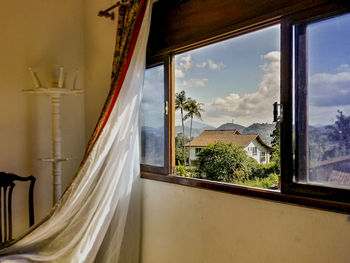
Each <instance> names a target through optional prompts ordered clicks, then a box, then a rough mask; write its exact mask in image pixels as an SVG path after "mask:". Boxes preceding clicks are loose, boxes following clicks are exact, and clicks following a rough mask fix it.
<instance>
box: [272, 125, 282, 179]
mask: <svg viewBox="0 0 350 263" xmlns="http://www.w3.org/2000/svg"><path fill="white" fill-rule="evenodd" d="M271 137H272V141H271V145H272V150H271V163H272V165H273V166H275V172H276V173H278V174H280V165H281V124H280V121H279V120H278V121H277V123H276V127H275V129H274V130H273V132H272V134H271Z"/></svg>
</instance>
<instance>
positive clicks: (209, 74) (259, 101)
mask: <svg viewBox="0 0 350 263" xmlns="http://www.w3.org/2000/svg"><path fill="white" fill-rule="evenodd" d="M279 39H280V25H279V24H278V25H274V26H271V27H267V28H264V29H260V30H257V31H254V32H250V33H247V34H243V35H241V36H237V37H234V38H231V39H227V40H224V41H220V42H217V43H214V44H211V45H207V46H205V47H201V48H197V49H193V50H190V51H188V52H183V53H178V54H175V55H174V60H175V141H176V143H177V144H176V151H175V159H176V162H175V163H176V168H177V169H176V171H178V172H177V173H176V174H177V175H181V176H182V175H184V173H183V167H184V166H185V167H187V168H188V170H187V173H186V174H185V176H187V177H190V178H197V179H205V180H212V181H217V182H225V183H231V184H240V185H247V186H254V187H260V188H269V187H273V186H275V185H277V184H278V173H279V171H280V163H279V158H274V159H273V160H272V162H271V163H270V164H268V165H267V164H266V158H265V157H260V156H259V154H258V152H259V151H258V147H260V148H265V147H266V148H267V149H268V150H270V151H271V152H272V151H276V150H277V149H275V148H274V147H273V145H272V144H273V143H272V142H273V141H276V142H279V136H273V135H274V134H276V135H277V133H274V131H275V130H276V123H274V122H273V104H274V103H279V97H280V94H279V93H280V83H279V75H280V72H279V70H280V43H279ZM257 43H259V44H257ZM198 147H200V148H201V152H200V153H199V148H198ZM276 147H278V145H277V144H276ZM194 152H195V154H194ZM259 164H260V166H259ZM265 164H266V165H265Z"/></svg>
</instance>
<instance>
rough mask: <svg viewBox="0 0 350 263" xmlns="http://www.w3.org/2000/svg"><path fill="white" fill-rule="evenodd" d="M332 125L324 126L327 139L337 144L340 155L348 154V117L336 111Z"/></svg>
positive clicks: (349, 122)
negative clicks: (335, 118)
mask: <svg viewBox="0 0 350 263" xmlns="http://www.w3.org/2000/svg"><path fill="white" fill-rule="evenodd" d="M338 113H339V114H338V115H337V116H336V117H337V120H336V122H335V123H334V125H328V126H326V129H327V130H328V131H329V132H328V139H329V140H331V141H333V142H336V143H337V144H338V149H339V152H340V154H350V116H348V117H346V116H345V115H344V114H343V112H342V111H340V110H338Z"/></svg>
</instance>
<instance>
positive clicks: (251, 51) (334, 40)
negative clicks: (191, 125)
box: [142, 15, 350, 127]
mask: <svg viewBox="0 0 350 263" xmlns="http://www.w3.org/2000/svg"><path fill="white" fill-rule="evenodd" d="M307 34H308V50H307V52H308V88H309V97H308V102H309V124H310V125H315V126H320V125H328V124H332V123H334V121H335V120H336V115H337V110H338V109H339V110H342V111H343V112H344V114H345V115H350V15H344V16H339V17H337V18H331V19H327V20H323V21H318V22H315V23H312V24H310V25H309V26H308V29H307ZM162 74H163V71H162V67H161V66H160V67H156V68H152V69H148V70H147V71H146V77H145V81H144V90H145V94H144V101H143V109H144V110H146V109H147V112H148V113H147V114H146V113H144V119H146V120H143V121H142V122H143V125H145V124H146V123H148V125H147V126H153V127H160V126H162V125H163V118H162V110H163V102H162V101H163V100H162V96H163V93H162V92H160V90H162V82H163V75H162ZM182 90H184V91H185V92H186V95H187V96H188V97H191V98H192V99H195V100H196V101H197V102H200V103H203V108H204V110H205V111H204V112H203V113H202V120H203V123H206V124H209V125H212V126H214V127H218V126H219V125H221V124H223V123H227V122H232V121H233V122H234V123H237V124H241V125H244V126H249V125H250V124H252V123H256V122H257V123H265V122H267V123H272V117H273V116H272V104H273V103H274V102H276V101H279V98H280V25H276V26H272V27H269V28H266V29H262V30H259V31H255V32H252V33H248V34H245V35H242V36H238V37H235V38H232V39H229V40H225V41H221V42H219V43H216V44H212V45H209V46H206V47H202V48H199V49H195V50H192V51H189V52H186V53H182V54H179V55H176V56H175V91H176V92H180V91H182ZM144 112H145V111H144ZM195 120H196V121H199V120H198V119H195ZM180 123H181V120H180V114H179V112H178V111H177V112H176V115H175V125H180Z"/></svg>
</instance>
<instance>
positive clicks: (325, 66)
mask: <svg viewBox="0 0 350 263" xmlns="http://www.w3.org/2000/svg"><path fill="white" fill-rule="evenodd" d="M308 75H309V76H308V77H309V82H308V84H309V100H308V101H309V105H310V108H309V123H310V124H311V125H315V126H319V125H328V124H333V123H334V122H335V121H336V115H337V110H342V111H343V113H344V114H345V115H346V116H349V115H350V14H348V15H343V16H338V17H336V18H331V19H327V20H324V21H319V22H316V23H313V24H310V25H309V26H308Z"/></svg>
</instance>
